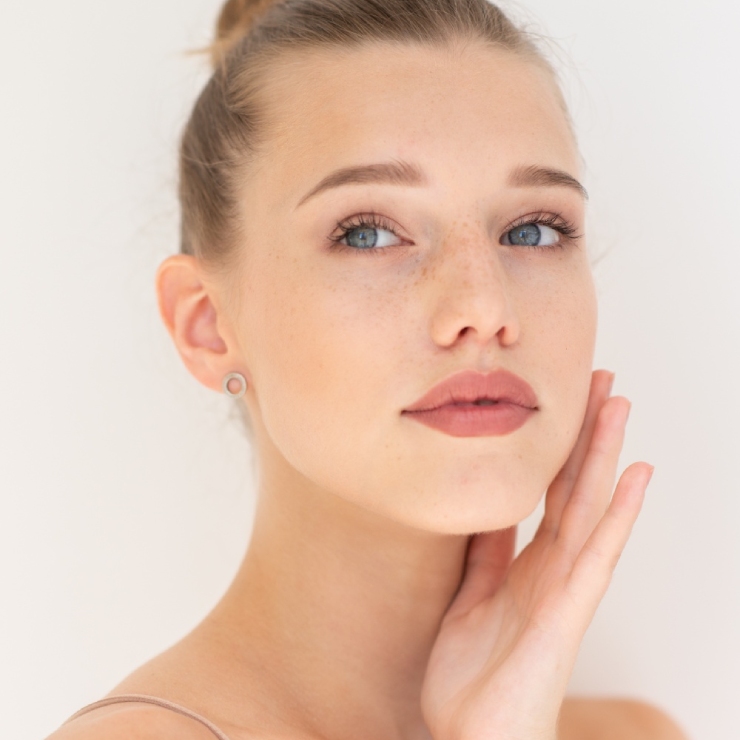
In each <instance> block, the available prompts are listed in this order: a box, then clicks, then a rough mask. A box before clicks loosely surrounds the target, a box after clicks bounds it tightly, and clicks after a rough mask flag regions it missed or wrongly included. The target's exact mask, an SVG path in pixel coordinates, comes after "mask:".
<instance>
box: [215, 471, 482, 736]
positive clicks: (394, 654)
mask: <svg viewBox="0 0 740 740" xmlns="http://www.w3.org/2000/svg"><path fill="white" fill-rule="evenodd" d="M285 482H286V481H282V482H280V481H276V480H273V481H270V479H269V477H264V478H263V483H262V485H261V489H260V496H259V504H258V507H257V511H256V515H255V520H254V526H253V532H252V538H251V541H250V546H249V549H248V551H247V554H246V556H245V559H244V562H243V564H242V567H241V568H240V570H239V572H238V574H237V576H236V578H235V580H234V583H233V584H232V586H231V588H230V590H229V592H228V593H227V594H226V596H225V597H224V599H223V600H222V602H221V604H220V605H219V607H217V609H216V610H214V612H213V614H212V617H211V622H214V621H215V622H217V623H218V624H219V630H220V631H223V630H224V629H227V630H228V642H229V644H230V645H237V646H238V647H237V648H236V652H234V653H233V654H234V655H235V656H237V655H239V656H240V658H237V660H241V661H242V665H243V666H244V667H245V669H246V670H248V671H258V672H259V674H260V685H261V686H262V687H263V688H264V687H269V689H266V691H267V693H269V694H270V696H269V699H268V698H267V697H265V702H266V703H267V704H269V705H270V706H273V707H274V706H276V702H277V705H278V706H280V707H281V716H283V717H287V716H290V717H291V718H292V719H291V721H290V724H291V725H292V727H293V728H294V729H299V730H303V731H305V733H306V734H307V735H311V736H320V737H324V738H340V737H349V736H352V737H353V738H358V736H360V737H362V736H367V737H368V738H370V737H373V738H377V737H385V738H389V740H390V739H392V738H404V739H405V740H409V738H416V739H418V740H421V739H422V738H428V737H429V736H428V733H427V732H426V730H425V727H424V723H423V720H422V717H421V710H420V695H421V687H422V682H423V679H424V673H425V670H426V664H427V660H428V657H429V654H430V651H431V649H432V646H433V644H434V641H435V638H436V635H437V632H438V629H439V625H440V621H441V619H442V617H443V615H444V612H445V610H446V609H447V606H448V605H449V603H450V601H451V599H452V597H453V596H454V594H455V592H456V590H457V587H458V585H459V582H460V577H461V574H462V568H463V563H464V557H465V549H466V545H467V539H468V538H467V537H465V536H452V535H439V534H432V533H429V532H424V531H421V530H417V529H412V528H410V527H407V526H405V525H401V524H398V523H396V522H391V521H389V520H388V519H386V518H383V517H380V516H377V515H375V514H373V513H372V512H369V511H367V510H365V509H362V508H360V507H358V506H355V505H354V504H351V503H349V502H347V501H345V500H343V499H340V498H338V497H336V496H334V495H332V494H329V493H326V492H324V491H320V490H317V489H315V488H312V487H310V486H304V487H303V488H302V490H300V491H299V492H296V490H295V488H291V487H290V486H285V485H284V484H285ZM271 483H274V484H277V483H281V485H271ZM249 683H251V682H248V683H247V685H249ZM339 699H341V700H339Z"/></svg>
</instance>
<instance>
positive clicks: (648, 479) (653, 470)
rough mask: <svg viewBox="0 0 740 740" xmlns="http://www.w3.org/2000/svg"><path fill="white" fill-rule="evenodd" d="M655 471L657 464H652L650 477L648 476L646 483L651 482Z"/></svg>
mask: <svg viewBox="0 0 740 740" xmlns="http://www.w3.org/2000/svg"><path fill="white" fill-rule="evenodd" d="M654 472H655V466H654V465H651V466H650V470H649V471H648V477H647V480H646V481H645V485H647V484H648V483H650V479H651V478H652V477H653V473H654Z"/></svg>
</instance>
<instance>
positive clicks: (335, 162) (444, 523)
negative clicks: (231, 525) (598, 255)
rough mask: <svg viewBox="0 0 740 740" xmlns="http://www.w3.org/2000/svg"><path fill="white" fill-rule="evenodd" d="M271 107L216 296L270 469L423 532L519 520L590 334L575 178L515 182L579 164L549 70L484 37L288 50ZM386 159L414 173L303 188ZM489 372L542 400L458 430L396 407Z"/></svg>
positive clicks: (568, 438)
mask: <svg viewBox="0 0 740 740" xmlns="http://www.w3.org/2000/svg"><path fill="white" fill-rule="evenodd" d="M268 110H269V114H270V121H269V122H268V123H267V126H268V129H267V130H268V131H270V132H271V133H270V136H271V138H270V144H269V146H268V148H267V149H266V150H265V152H264V153H263V154H261V155H260V159H259V161H258V162H257V164H256V166H255V167H254V168H252V169H251V170H250V175H249V181H248V182H247V183H246V184H245V186H244V189H243V193H242V196H243V201H242V202H243V204H244V213H243V219H244V242H243V246H242V248H241V251H240V252H239V257H238V266H237V268H236V270H235V271H234V272H233V273H232V274H231V275H230V277H229V280H230V283H229V287H228V291H229V301H225V302H224V305H228V306H231V307H232V308H231V310H230V311H229V319H228V320H229V321H230V322H231V329H232V332H233V336H234V337H235V341H236V343H237V345H238V348H239V354H240V357H241V359H242V360H243V364H242V368H243V369H244V370H246V374H247V375H248V378H249V380H250V384H251V390H250V393H249V394H248V396H247V402H248V404H249V406H250V412H251V416H252V420H253V426H254V430H255V441H256V444H257V450H258V452H257V454H258V456H259V458H260V467H261V469H262V470H263V471H271V473H270V475H276V476H278V477H279V479H280V480H281V481H282V485H295V486H296V490H297V491H299V490H300V487H301V486H306V485H309V486H316V487H318V489H320V490H324V491H326V492H329V493H332V494H335V495H336V496H338V497H341V499H344V501H350V502H353V503H355V504H358V505H360V506H361V507H364V508H366V509H369V510H371V511H373V512H376V513H378V514H381V515H383V516H385V517H388V518H391V519H393V520H396V521H398V522H402V523H405V524H409V525H412V526H415V527H418V528H421V529H425V530H429V531H434V532H441V533H451V534H464V533H471V532H475V531H483V530H490V529H498V528H501V527H506V526H510V525H512V524H514V523H516V522H519V521H521V520H522V519H524V518H525V517H526V516H527V515H528V514H530V513H531V512H532V511H533V509H534V508H535V507H536V505H537V503H538V501H539V500H540V498H541V496H542V495H543V493H544V491H545V490H546V488H547V486H548V485H549V483H550V481H551V480H552V479H553V477H554V476H555V474H556V473H557V471H558V470H559V468H560V467H561V466H562V464H563V463H564V462H565V460H566V458H567V456H568V454H569V452H570V450H571V448H572V446H573V444H574V442H575V439H576V436H577V433H578V431H579V428H580V425H581V422H582V419H583V415H584V411H585V407H586V401H587V396H588V390H589V384H590V378H591V369H592V360H593V351H594V341H595V331H596V300H595V293H594V287H593V281H592V276H591V271H590V266H589V261H588V255H587V252H586V243H585V240H584V239H583V238H579V239H575V240H572V239H568V238H567V237H566V236H564V235H562V234H561V233H559V232H558V231H557V230H556V228H555V227H557V226H558V225H560V224H567V225H569V226H571V227H572V228H573V229H574V230H575V231H576V232H577V233H578V234H582V233H583V229H584V205H585V204H584V198H583V195H582V194H581V193H580V192H579V191H578V188H577V187H575V186H574V185H573V184H571V185H567V184H563V183H562V182H561V181H560V180H557V179H553V178H552V177H550V178H545V177H540V178H535V179H533V180H531V181H524V180H522V179H521V178H520V180H519V181H518V182H516V181H515V180H514V179H513V178H514V176H515V173H516V171H517V170H518V169H520V168H525V167H540V168H547V169H549V170H561V171H563V172H565V173H567V174H569V175H571V176H573V177H574V178H577V177H578V176H579V156H578V153H577V149H576V146H575V144H574V141H573V139H572V136H571V133H570V130H569V128H568V124H567V122H566V118H565V116H564V114H563V112H562V109H561V108H560V107H559V103H558V98H557V97H556V93H555V88H554V83H553V81H552V80H551V78H550V77H549V76H548V75H547V73H546V72H544V71H543V70H542V69H541V68H539V67H538V66H537V65H535V64H533V63H531V62H528V61H525V60H523V59H521V58H518V57H516V56H514V55H512V54H510V53H508V52H505V51H499V50H495V49H491V48H490V47H485V46H483V45H482V44H480V45H479V44H470V45H468V46H467V47H465V48H464V49H463V50H461V51H460V50H458V51H443V50H441V49H431V48H422V47H418V48H415V47H411V46H399V45H396V46H391V45H377V46H372V47H367V48H363V49H360V50H348V51H346V52H337V51H331V52H321V53H313V54H311V55H310V56H306V57H302V58H301V60H300V62H299V63H296V62H295V59H293V65H292V66H286V67H284V68H282V69H281V70H279V71H278V72H276V73H275V74H274V76H271V78H270V85H269V108H268ZM390 162H396V163H398V162H404V163H409V164H410V165H411V166H412V167H414V168H416V169H418V170H419V171H420V172H421V173H422V177H423V182H420V183H414V184H411V183H407V182H401V181H400V180H396V181H385V182H373V181H370V180H368V179H367V178H366V179H365V181H364V182H352V183H347V182H345V183H344V184H340V185H338V186H336V187H329V188H326V189H324V190H322V191H321V192H319V193H316V194H314V195H313V196H311V197H309V198H306V196H307V195H308V194H309V193H310V192H311V191H312V190H313V189H314V188H315V187H316V186H317V184H318V183H320V182H321V181H323V180H324V178H326V177H327V176H328V175H330V174H331V173H333V172H335V171H336V170H338V169H341V168H346V167H352V166H357V165H370V164H380V163H390ZM373 213H374V214H376V216H375V221H373V220H372V218H371V217H370V215H369V214H373ZM368 219H370V220H368ZM538 219H547V220H550V221H552V220H553V219H554V224H552V223H551V225H550V226H549V227H548V226H541V227H540V229H541V230H540V244H539V246H529V245H528V243H526V242H525V243H522V241H521V239H518V240H517V239H516V238H515V237H512V232H511V229H512V227H513V226H514V225H515V224H522V223H527V222H532V221H537V220H538ZM361 223H363V224H370V225H369V226H365V227H363V228H357V226H358V225H359V224H361ZM338 224H342V225H343V227H344V228H345V229H350V231H349V233H347V235H346V236H345V238H344V239H342V240H341V242H337V241H333V239H341V237H342V234H343V233H345V232H343V228H342V226H339V225H338ZM377 224H380V225H377ZM525 231H527V233H529V234H532V233H535V234H536V231H533V229H532V228H531V227H529V229H525ZM507 234H508V236H507ZM381 247H386V248H385V249H383V250H382V251H381V249H380V248H381ZM498 368H504V369H506V370H508V371H511V372H513V373H515V374H516V375H518V376H520V377H521V378H523V379H524V380H526V381H527V382H528V383H529V384H530V386H531V387H532V389H533V390H534V392H535V394H536V396H537V406H538V410H537V411H536V412H535V413H533V414H532V415H531V417H530V418H529V419H528V420H527V421H526V422H525V423H524V425H523V426H521V427H520V428H519V429H517V430H516V431H513V432H510V433H508V434H503V435H497V436H491V435H488V436H474V437H458V436H451V435H450V434H446V433H444V432H442V431H439V430H437V429H432V428H430V427H428V426H425V425H423V424H421V423H419V422H417V421H415V420H413V418H412V417H409V416H408V415H405V414H402V411H403V410H404V409H406V408H408V407H409V406H411V405H412V404H413V403H414V402H415V401H417V400H418V399H419V398H420V397H421V396H422V395H423V394H425V393H426V392H427V391H428V390H429V389H430V388H431V387H432V386H434V385H436V384H437V383H438V382H439V381H441V380H443V379H445V378H447V377H448V376H449V375H451V374H453V373H455V372H457V371H460V370H465V369H474V370H478V371H480V372H489V371H491V370H495V369H498ZM276 479H277V478H276Z"/></svg>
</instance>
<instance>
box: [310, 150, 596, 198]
mask: <svg viewBox="0 0 740 740" xmlns="http://www.w3.org/2000/svg"><path fill="white" fill-rule="evenodd" d="M508 182H509V184H510V185H513V186H514V187H566V188H570V189H571V190H575V191H576V192H577V193H578V194H579V195H581V197H583V198H584V199H588V193H587V192H586V188H584V187H583V185H581V183H580V182H578V180H576V178H575V177H573V176H572V175H569V174H568V173H567V172H564V171H563V170H558V169H553V168H552V167H540V166H538V165H528V166H524V165H522V166H520V167H517V168H516V169H514V170H513V171H512V172H511V174H510V175H509V180H508ZM366 183H376V184H385V185H409V186H415V187H419V186H422V185H428V184H429V179H428V178H427V177H426V175H425V174H424V171H423V170H422V169H421V167H419V166H418V165H416V164H413V163H411V162H403V161H400V160H395V161H391V162H381V163H378V164H366V165H357V166H353V167H342V168H341V169H338V170H335V171H334V172H332V173H330V174H329V175H327V176H326V177H325V178H324V179H323V180H321V182H319V184H318V185H316V186H315V187H314V188H313V189H311V190H310V191H309V192H308V193H306V195H304V196H303V198H301V200H300V201H298V204H297V205H296V206H295V207H296V208H298V207H299V206H301V205H303V204H304V203H305V202H306V201H307V200H309V198H313V197H314V196H315V195H318V194H319V193H321V192H323V191H325V190H330V189H332V188H338V187H341V186H342V185H361V184H366Z"/></svg>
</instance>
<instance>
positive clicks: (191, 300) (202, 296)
mask: <svg viewBox="0 0 740 740" xmlns="http://www.w3.org/2000/svg"><path fill="white" fill-rule="evenodd" d="M155 282H156V289H157V300H158V303H159V313H160V316H161V317H162V321H163V322H164V325H165V326H166V327H167V331H168V332H169V334H170V336H171V337H172V340H173V341H174V343H175V346H176V347H177V351H178V352H179V353H180V357H181V358H182V361H183V362H184V363H185V366H186V367H187V369H188V370H189V371H190V372H191V373H192V374H193V375H194V376H195V377H196V378H197V379H198V380H199V381H200V382H201V383H203V385H205V386H206V387H207V388H211V389H213V390H215V391H218V392H220V393H222V392H223V388H222V385H221V384H222V382H223V378H224V376H225V375H227V374H228V373H230V372H234V371H238V372H242V374H243V375H245V376H246V373H245V372H244V369H243V367H242V366H241V357H240V356H239V354H238V347H237V346H235V343H233V342H231V343H229V342H228V341H227V338H226V337H224V336H222V334H221V333H220V331H219V323H221V324H222V325H224V321H223V319H222V320H221V322H219V316H218V311H217V309H216V305H217V304H216V302H215V301H214V300H213V299H212V294H213V290H214V288H213V285H208V284H207V283H206V281H205V278H204V273H203V270H202V268H201V267H200V265H199V264H198V261H197V260H196V258H195V257H193V256H192V255H189V254H176V255H173V256H171V257H168V258H167V259H165V261H164V262H162V264H161V265H160V266H159V269H158V270H157V276H156V280H155Z"/></svg>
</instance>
